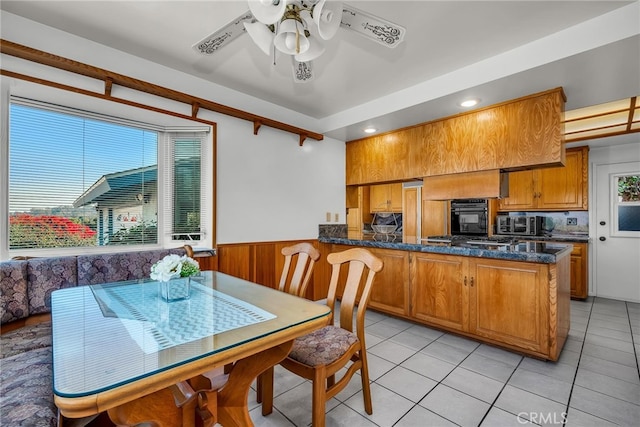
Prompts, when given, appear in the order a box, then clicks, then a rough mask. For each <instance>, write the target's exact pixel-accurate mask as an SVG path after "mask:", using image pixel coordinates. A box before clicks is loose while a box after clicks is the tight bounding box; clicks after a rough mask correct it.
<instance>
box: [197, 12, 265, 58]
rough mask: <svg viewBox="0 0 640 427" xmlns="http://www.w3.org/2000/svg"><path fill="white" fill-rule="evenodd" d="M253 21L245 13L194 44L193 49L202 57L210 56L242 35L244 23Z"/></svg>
mask: <svg viewBox="0 0 640 427" xmlns="http://www.w3.org/2000/svg"><path fill="white" fill-rule="evenodd" d="M253 19H254V18H253V15H252V14H251V12H250V11H246V12H245V13H243V14H242V15H240V16H238V17H237V18H236V19H234V20H233V21H231V22H229V23H228V24H227V25H225V26H224V27H222V28H220V29H219V30H218V31H216V32H215V33H213V34H211V35H209V36H207V37H205V38H204V39H202V40H200V41H199V42H198V43H196V44H194V45H193V48H194V49H195V50H196V51H197V52H199V53H201V54H203V55H211V54H213V53H215V52H216V51H217V50H218V49H221V48H223V47H225V46H226V45H228V44H229V43H231V42H232V41H233V40H235V39H237V38H238V37H240V36H241V35H243V34H244V33H245V32H246V30H245V28H244V23H245V22H247V23H250V22H252V20H253Z"/></svg>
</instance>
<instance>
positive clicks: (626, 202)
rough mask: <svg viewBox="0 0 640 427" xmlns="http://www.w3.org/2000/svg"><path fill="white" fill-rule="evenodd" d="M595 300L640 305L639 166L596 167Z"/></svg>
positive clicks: (633, 164)
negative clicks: (619, 300)
mask: <svg viewBox="0 0 640 427" xmlns="http://www.w3.org/2000/svg"><path fill="white" fill-rule="evenodd" d="M595 189H596V215H595V218H594V219H595V221H596V222H595V224H594V226H593V230H595V234H594V237H595V238H594V239H593V248H594V251H593V252H594V258H593V260H594V285H595V292H596V295H597V296H601V297H606V298H614V299H621V300H625V301H635V302H640V162H628V163H616V164H611V165H597V166H596V167H595Z"/></svg>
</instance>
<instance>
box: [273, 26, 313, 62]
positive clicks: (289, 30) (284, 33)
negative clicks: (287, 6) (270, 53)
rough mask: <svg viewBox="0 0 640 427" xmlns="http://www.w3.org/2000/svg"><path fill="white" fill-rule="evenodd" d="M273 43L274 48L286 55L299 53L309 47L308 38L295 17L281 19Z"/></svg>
mask: <svg viewBox="0 0 640 427" xmlns="http://www.w3.org/2000/svg"><path fill="white" fill-rule="evenodd" d="M273 44H274V46H275V47H276V49H278V50H279V51H280V52H282V53H286V54H287V55H299V54H302V53H304V52H306V51H307V50H308V49H309V40H308V39H307V37H306V36H305V35H304V26H303V25H302V23H301V22H299V21H296V20H295V19H285V20H284V21H282V23H281V24H280V27H279V28H278V34H277V35H276V36H275V38H274V39H273Z"/></svg>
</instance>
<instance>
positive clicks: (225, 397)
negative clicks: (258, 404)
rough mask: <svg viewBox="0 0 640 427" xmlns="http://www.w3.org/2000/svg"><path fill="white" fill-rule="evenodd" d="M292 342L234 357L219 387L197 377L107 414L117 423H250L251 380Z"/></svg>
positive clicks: (244, 426)
mask: <svg viewBox="0 0 640 427" xmlns="http://www.w3.org/2000/svg"><path fill="white" fill-rule="evenodd" d="M292 346H293V341H289V342H286V343H283V344H280V345H279V346H276V347H272V348H269V349H267V350H263V351H261V352H260V353H257V354H254V355H252V356H249V357H246V358H244V359H240V360H238V361H236V362H235V363H234V364H233V368H232V369H231V372H230V373H229V377H228V381H227V382H226V383H225V384H224V385H223V386H222V387H221V388H219V389H218V388H217V387H218V385H217V384H215V382H214V383H213V384H211V383H210V382H207V383H206V385H205V383H204V382H203V380H202V378H203V377H199V378H198V379H197V380H195V379H194V381H190V384H189V383H186V382H183V383H180V384H177V385H175V386H172V387H169V388H166V389H163V390H160V391H157V392H155V393H152V394H149V395H147V396H144V397H141V398H140V399H136V400H134V401H132V402H129V403H126V404H124V405H120V406H118V407H116V408H113V409H110V410H109V411H108V414H109V417H110V418H111V421H112V422H114V423H115V424H116V425H117V426H134V425H136V424H140V423H147V424H148V425H151V426H156V427H174V426H179V425H181V426H183V427H194V426H195V425H196V417H198V418H199V420H198V424H200V425H205V426H212V425H214V424H215V423H220V424H222V425H224V426H225V427H250V426H253V421H251V417H250V416H249V408H248V407H247V400H248V398H249V389H250V388H251V384H252V383H253V381H254V379H255V378H256V377H257V376H258V375H260V374H261V373H262V372H264V371H265V370H268V369H269V368H272V367H273V366H275V365H277V364H278V363H279V362H280V361H282V360H283V359H284V358H285V357H287V355H288V354H289V351H291V347H292ZM203 387H206V388H203ZM194 389H195V390H194ZM209 415H211V416H209Z"/></svg>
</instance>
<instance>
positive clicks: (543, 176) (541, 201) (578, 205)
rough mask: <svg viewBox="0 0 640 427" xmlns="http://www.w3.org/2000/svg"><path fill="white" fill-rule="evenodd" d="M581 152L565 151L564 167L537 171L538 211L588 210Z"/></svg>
mask: <svg viewBox="0 0 640 427" xmlns="http://www.w3.org/2000/svg"><path fill="white" fill-rule="evenodd" d="M583 152H584V151H583V149H582V148H579V149H577V150H576V149H572V150H567V152H566V161H565V165H564V167H559V168H548V169H540V170H539V171H538V175H537V188H538V201H537V208H538V209H545V210H567V209H576V210H586V209H587V208H588V206H587V197H585V196H586V193H585V192H586V191H587V183H586V177H587V173H586V169H585V167H583ZM585 155H586V152H585ZM584 163H586V162H584ZM585 166H586V164H585Z"/></svg>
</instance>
